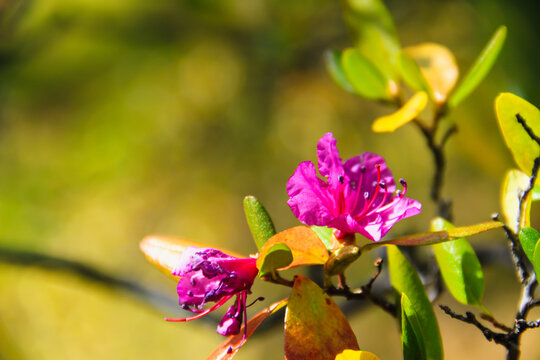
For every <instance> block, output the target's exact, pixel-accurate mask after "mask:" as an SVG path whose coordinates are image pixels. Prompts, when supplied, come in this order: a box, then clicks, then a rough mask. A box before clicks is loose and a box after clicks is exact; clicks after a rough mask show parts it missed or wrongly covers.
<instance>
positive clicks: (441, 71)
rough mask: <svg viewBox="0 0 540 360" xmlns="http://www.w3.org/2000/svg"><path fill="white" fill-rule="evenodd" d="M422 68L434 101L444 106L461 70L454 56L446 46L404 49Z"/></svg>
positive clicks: (433, 45)
mask: <svg viewBox="0 0 540 360" xmlns="http://www.w3.org/2000/svg"><path fill="white" fill-rule="evenodd" d="M403 51H404V52H405V53H407V54H409V55H410V56H411V57H412V58H413V59H414V60H415V62H416V63H417V64H418V66H419V67H420V70H421V72H422V75H423V76H424V78H425V79H426V81H427V83H428V85H429V88H430V89H431V94H432V95H433V100H434V101H435V102H436V103H438V104H442V103H444V102H445V101H446V98H447V96H448V94H449V93H450V91H452V89H453V88H454V85H455V84H456V81H457V78H458V75H459V70H458V67H457V65H456V59H455V58H454V54H452V52H451V51H450V50H448V48H446V47H445V46H442V45H439V44H435V43H423V44H419V45H416V46H409V47H406V48H405V49H403Z"/></svg>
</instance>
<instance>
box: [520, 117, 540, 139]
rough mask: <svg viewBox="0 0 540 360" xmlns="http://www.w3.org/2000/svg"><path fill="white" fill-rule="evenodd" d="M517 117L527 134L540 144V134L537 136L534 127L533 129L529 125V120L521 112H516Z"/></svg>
mask: <svg viewBox="0 0 540 360" xmlns="http://www.w3.org/2000/svg"><path fill="white" fill-rule="evenodd" d="M516 119H517V121H518V123H520V125H521V126H523V128H524V129H525V131H526V132H527V135H529V137H530V138H531V139H532V140H534V141H536V143H537V144H538V145H540V138H539V137H538V136H536V134H535V133H534V131H533V129H531V128H530V127H529V125H527V122H526V121H525V119H524V118H523V117H522V116H521V115H520V114H516Z"/></svg>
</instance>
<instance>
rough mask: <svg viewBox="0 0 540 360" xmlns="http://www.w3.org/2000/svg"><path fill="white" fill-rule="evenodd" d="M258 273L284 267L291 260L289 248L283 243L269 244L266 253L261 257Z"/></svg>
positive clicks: (263, 273)
mask: <svg viewBox="0 0 540 360" xmlns="http://www.w3.org/2000/svg"><path fill="white" fill-rule="evenodd" d="M261 259H262V260H261V261H260V267H258V268H259V275H261V276H262V275H265V274H268V273H271V272H272V271H274V270H277V269H281V268H284V267H286V266H288V265H289V264H290V263H291V262H292V261H293V255H292V252H291V249H289V247H288V246H287V245H285V244H283V243H276V244H273V245H272V246H270V248H269V249H268V251H267V252H266V255H265V256H264V257H262V258H261Z"/></svg>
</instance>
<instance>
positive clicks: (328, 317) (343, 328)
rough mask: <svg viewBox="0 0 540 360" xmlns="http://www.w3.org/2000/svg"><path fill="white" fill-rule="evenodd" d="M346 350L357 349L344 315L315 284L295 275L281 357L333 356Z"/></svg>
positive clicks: (292, 359)
mask: <svg viewBox="0 0 540 360" xmlns="http://www.w3.org/2000/svg"><path fill="white" fill-rule="evenodd" d="M346 349H352V350H359V348H358V342H357V341H356V337H355V336H354V333H353V332H352V329H351V326H350V325H349V322H348V321H347V318H346V317H345V315H344V314H343V313H342V312H341V310H340V309H339V307H338V306H337V305H336V304H335V303H334V301H333V300H332V299H331V298H330V297H329V296H328V295H327V294H326V293H325V292H324V291H323V290H322V289H321V288H320V287H319V286H317V284H315V283H314V282H313V281H311V280H309V279H308V278H306V277H304V276H302V275H298V276H297V277H296V280H295V282H294V286H293V289H292V292H291V295H290V297H289V304H288V306H287V311H286V313H285V358H286V359H287V360H304V359H310V360H319V359H320V360H324V359H334V358H335V356H336V355H338V354H339V353H341V352H342V351H343V350H346Z"/></svg>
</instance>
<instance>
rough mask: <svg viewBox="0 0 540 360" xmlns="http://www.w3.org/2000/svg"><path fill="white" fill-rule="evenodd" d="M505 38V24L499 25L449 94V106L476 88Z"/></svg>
mask: <svg viewBox="0 0 540 360" xmlns="http://www.w3.org/2000/svg"><path fill="white" fill-rule="evenodd" d="M505 39H506V26H500V27H499V28H498V29H497V31H496V32H495V34H493V36H492V37H491V39H490V40H489V42H488V43H487V44H486V46H485V47H484V49H482V52H481V53H480V55H479V56H478V57H477V58H476V60H475V62H474V64H473V65H472V67H471V69H470V70H469V72H468V73H467V75H465V77H463V79H462V80H461V82H460V83H459V84H458V86H457V88H456V89H455V91H454V92H453V93H452V94H451V96H450V99H449V100H448V105H449V106H450V107H456V106H457V105H458V104H459V103H460V102H461V101H462V100H463V99H465V98H466V97H467V96H469V95H470V94H471V93H472V92H473V91H474V89H476V87H477V86H478V85H479V84H480V82H481V81H482V80H483V79H484V77H485V76H486V75H487V73H488V72H489V70H490V69H491V67H492V66H493V64H494V63H495V60H497V57H498V56H499V52H500V51H501V49H502V47H503V45H504V40H505Z"/></svg>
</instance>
